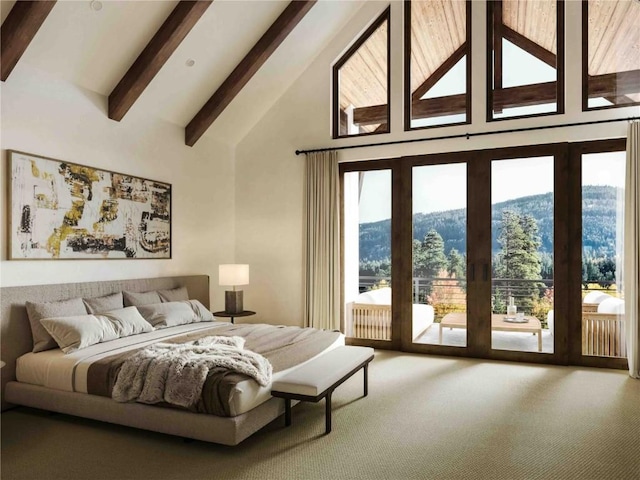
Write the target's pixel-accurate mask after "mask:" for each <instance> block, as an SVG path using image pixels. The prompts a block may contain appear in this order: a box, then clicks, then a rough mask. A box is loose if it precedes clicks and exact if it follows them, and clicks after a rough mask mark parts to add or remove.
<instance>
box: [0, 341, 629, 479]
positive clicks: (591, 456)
mask: <svg viewBox="0 0 640 480" xmlns="http://www.w3.org/2000/svg"><path fill="white" fill-rule="evenodd" d="M361 394H362V374H360V373H359V374H357V375H355V376H354V377H353V378H351V379H350V380H349V381H347V382H346V383H345V384H344V385H342V386H341V387H340V388H338V390H337V391H336V392H335V394H334V406H335V411H334V419H333V432H332V433H331V434H330V435H328V436H324V435H322V434H323V432H324V404H323V403H319V404H302V405H299V406H297V407H295V408H294V410H293V425H292V426H291V427H290V428H288V429H285V428H284V427H283V423H284V421H283V419H279V420H276V421H275V422H273V423H271V424H270V425H268V426H267V427H266V428H265V429H263V430H262V431H260V432H258V433H257V434H256V435H254V436H253V437H250V438H249V439H248V440H246V441H245V442H243V443H242V444H240V445H239V446H237V447H222V446H219V445H213V444H207V443H204V442H191V443H185V442H183V441H182V440H181V439H180V438H176V437H171V436H167V435H161V434H155V433H150V432H143V431H139V430H134V429H130V428H124V427H119V426H115V425H108V424H103V423H100V422H93V421H88V420H83V419H78V418H73V417H69V416H65V415H53V416H51V415H48V414H47V413H46V412H42V411H38V410H32V409H26V408H21V409H18V410H13V411H10V412H5V413H3V414H2V417H1V420H2V464H1V466H2V471H1V475H2V479H3V480H12V479H38V480H39V479H49V478H51V479H92V480H98V479H114V480H115V479H118V480H119V479H155V480H163V479H189V480H198V479H227V478H229V479H231V478H238V479H261V480H263V479H316V478H317V479H509V480H515V479H542V478H545V479H581V480H589V479H594V480H601V479H630V480H631V479H634V480H637V479H638V478H640V381H637V380H633V379H631V378H629V377H628V375H627V374H626V373H625V372H623V371H614V370H602V369H586V368H573V367H546V366H540V365H524V364H511V363H506V362H504V363H502V362H489V361H481V360H472V359H453V358H447V357H430V356H422V355H410V354H402V353H389V352H380V351H379V352H377V353H376V358H375V360H374V362H373V363H372V364H371V368H370V389H369V396H368V397H367V398H360V396H361Z"/></svg>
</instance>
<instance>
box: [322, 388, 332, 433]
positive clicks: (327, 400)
mask: <svg viewBox="0 0 640 480" xmlns="http://www.w3.org/2000/svg"><path fill="white" fill-rule="evenodd" d="M332 393H333V391H330V392H329V393H327V396H326V397H324V401H325V410H326V413H325V417H326V418H325V420H326V429H325V432H324V433H325V435H326V434H328V433H331V394H332Z"/></svg>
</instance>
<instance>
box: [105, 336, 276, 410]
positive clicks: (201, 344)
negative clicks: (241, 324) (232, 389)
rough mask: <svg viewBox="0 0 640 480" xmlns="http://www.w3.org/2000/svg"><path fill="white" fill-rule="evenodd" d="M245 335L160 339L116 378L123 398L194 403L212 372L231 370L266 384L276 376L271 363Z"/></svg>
mask: <svg viewBox="0 0 640 480" xmlns="http://www.w3.org/2000/svg"><path fill="white" fill-rule="evenodd" d="M244 342H245V340H244V338H242V337H236V336H234V337H226V336H209V337H204V338H201V339H199V340H196V341H194V342H187V343H182V344H172V343H156V344H154V345H152V346H150V347H147V348H143V349H142V350H140V351H139V352H137V353H136V354H134V355H132V356H131V357H130V358H128V359H127V360H126V361H125V362H124V364H123V365H122V368H121V369H120V372H119V373H118V377H117V379H116V382H115V385H114V387H113V392H112V397H113V399H114V400H116V401H118V402H131V401H137V402H141V403H149V404H152V403H160V402H167V403H170V404H172V405H178V406H181V407H190V406H192V405H194V404H195V403H196V402H197V401H198V399H199V398H200V395H201V393H202V387H203V385H204V382H205V380H206V379H207V376H208V375H209V373H214V372H216V371H220V370H232V371H234V372H238V373H242V374H245V375H247V376H249V377H251V378H253V379H254V380H255V381H256V382H258V383H259V384H260V385H261V386H263V387H264V386H266V385H268V384H269V383H270V382H271V373H272V367H271V364H270V363H269V361H268V360H267V359H266V358H264V357H263V356H262V355H260V354H258V353H255V352H252V351H251V350H245V349H244Z"/></svg>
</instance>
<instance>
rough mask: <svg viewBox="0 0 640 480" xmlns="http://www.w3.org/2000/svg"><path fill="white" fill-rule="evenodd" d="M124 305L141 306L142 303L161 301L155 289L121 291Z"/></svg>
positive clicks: (148, 303)
mask: <svg viewBox="0 0 640 480" xmlns="http://www.w3.org/2000/svg"><path fill="white" fill-rule="evenodd" d="M122 295H123V297H124V306H125V307H142V306H144V305H152V304H154V303H161V302H162V299H161V298H160V295H158V292H157V291H156V290H153V291H151V292H143V293H138V292H122Z"/></svg>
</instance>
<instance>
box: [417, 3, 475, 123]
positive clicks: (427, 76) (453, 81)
mask: <svg viewBox="0 0 640 480" xmlns="http://www.w3.org/2000/svg"><path fill="white" fill-rule="evenodd" d="M405 39H406V40H405V49H406V50H405V88H406V91H405V130H411V129H414V128H423V127H432V126H441V125H451V124H460V123H470V121H471V2H470V1H460V0H429V1H424V0H422V1H418V0H413V1H410V2H406V3H405Z"/></svg>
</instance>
